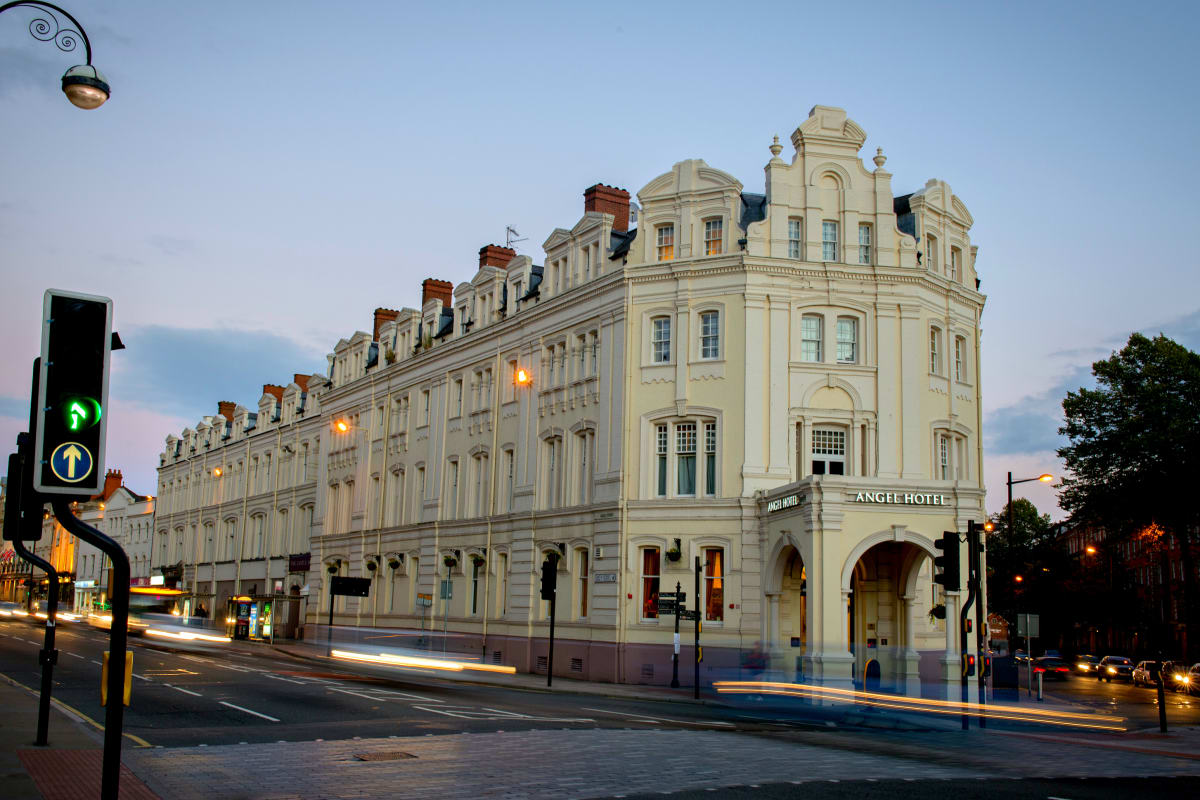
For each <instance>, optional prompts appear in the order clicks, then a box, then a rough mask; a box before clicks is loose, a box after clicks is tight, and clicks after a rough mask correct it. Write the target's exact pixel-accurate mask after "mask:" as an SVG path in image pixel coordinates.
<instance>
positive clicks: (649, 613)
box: [642, 547, 660, 619]
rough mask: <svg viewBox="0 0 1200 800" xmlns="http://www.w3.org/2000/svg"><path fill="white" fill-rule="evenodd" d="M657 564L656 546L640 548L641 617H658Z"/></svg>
mask: <svg viewBox="0 0 1200 800" xmlns="http://www.w3.org/2000/svg"><path fill="white" fill-rule="evenodd" d="M659 564H660V562H659V553H658V548H657V547H647V548H646V549H644V550H642V619H658V578H659Z"/></svg>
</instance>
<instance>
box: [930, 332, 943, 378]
mask: <svg viewBox="0 0 1200 800" xmlns="http://www.w3.org/2000/svg"><path fill="white" fill-rule="evenodd" d="M929 371H930V372H931V373H933V374H934V375H941V374H942V332H941V331H939V330H938V329H937V328H930V329H929Z"/></svg>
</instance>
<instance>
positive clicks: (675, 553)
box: [667, 547, 683, 561]
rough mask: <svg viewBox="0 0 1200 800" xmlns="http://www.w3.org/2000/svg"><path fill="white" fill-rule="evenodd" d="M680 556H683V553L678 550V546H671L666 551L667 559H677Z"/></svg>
mask: <svg viewBox="0 0 1200 800" xmlns="http://www.w3.org/2000/svg"><path fill="white" fill-rule="evenodd" d="M681 558H683V553H681V552H679V548H677V547H672V548H671V549H670V550H668V551H667V560H668V561H678V560H679V559H681Z"/></svg>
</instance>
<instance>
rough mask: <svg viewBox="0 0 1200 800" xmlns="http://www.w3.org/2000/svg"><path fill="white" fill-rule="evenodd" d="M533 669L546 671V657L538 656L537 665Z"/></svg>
mask: <svg viewBox="0 0 1200 800" xmlns="http://www.w3.org/2000/svg"><path fill="white" fill-rule="evenodd" d="M533 669H534V671H535V672H545V671H546V657H545V656H538V657H537V666H536V667H534V668H533Z"/></svg>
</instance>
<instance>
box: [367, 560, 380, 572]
mask: <svg viewBox="0 0 1200 800" xmlns="http://www.w3.org/2000/svg"><path fill="white" fill-rule="evenodd" d="M367 569H369V570H371V572H374V571H375V570H377V569H379V565H378V564H376V563H375V562H374V561H368V562H367Z"/></svg>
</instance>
